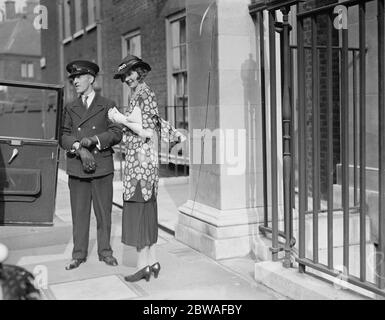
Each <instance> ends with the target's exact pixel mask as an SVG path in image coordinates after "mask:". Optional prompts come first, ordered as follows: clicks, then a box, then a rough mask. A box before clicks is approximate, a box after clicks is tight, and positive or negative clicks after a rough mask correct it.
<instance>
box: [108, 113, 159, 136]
mask: <svg viewBox="0 0 385 320" xmlns="http://www.w3.org/2000/svg"><path fill="white" fill-rule="evenodd" d="M108 118H109V119H110V120H111V121H112V122H114V123H120V124H122V125H124V126H126V127H127V128H129V129H131V130H132V131H134V132H135V133H136V134H137V135H138V136H140V137H141V138H152V137H153V131H152V130H151V129H143V127H142V113H141V111H140V109H139V108H137V107H135V108H134V110H133V111H132V113H131V114H130V115H129V116H125V115H123V114H121V113H120V112H119V110H118V109H116V107H115V108H113V109H111V110H110V111H109V112H108Z"/></svg>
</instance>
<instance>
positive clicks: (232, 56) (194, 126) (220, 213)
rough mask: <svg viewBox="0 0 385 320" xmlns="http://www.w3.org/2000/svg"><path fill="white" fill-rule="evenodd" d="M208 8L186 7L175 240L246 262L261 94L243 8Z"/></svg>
mask: <svg viewBox="0 0 385 320" xmlns="http://www.w3.org/2000/svg"><path fill="white" fill-rule="evenodd" d="M210 3H212V0H196V1H186V15H187V19H186V20H187V41H188V65H189V68H188V77H189V130H190V197H189V199H190V200H188V201H187V202H186V203H185V204H184V205H182V206H181V207H180V208H179V210H180V213H179V219H178V224H177V226H176V234H175V236H176V238H177V239H178V240H179V241H181V242H183V243H186V244H187V245H189V246H191V247H193V248H194V249H197V250H198V251H200V252H202V253H204V254H206V255H208V256H209V257H212V258H214V259H223V258H230V257H236V256H244V255H247V254H248V253H249V252H250V251H251V250H252V249H253V243H254V240H255V237H256V234H257V233H258V225H259V224H260V223H262V222H263V174H262V172H263V171H262V170H263V167H262V126H261V109H260V107H261V105H260V92H259V90H260V87H261V86H260V79H259V74H260V70H259V67H258V58H257V56H256V48H257V46H256V43H255V42H256V31H255V26H254V23H253V21H252V18H251V16H250V15H249V10H248V5H249V3H250V1H249V0H237V1H233V0H216V1H215V2H214V3H213V4H212V5H211V6H210ZM208 8H209V9H208ZM205 13H206V15H205ZM203 17H204V20H203V22H202V18H203ZM204 129H207V131H206V132H205V133H204V132H202V130H204ZM200 136H204V137H205V138H204V139H202V140H204V141H205V143H204V146H205V148H203V146H202V144H201V143H200V141H201V139H200V138H199V137H200ZM211 136H215V137H216V139H215V138H213V139H211ZM211 141H212V145H211ZM199 149H201V150H199ZM201 153H203V154H204V159H201ZM211 153H212V154H211ZM211 155H212V159H213V161H212V163H211V162H210V161H209V160H210V157H211ZM202 160H204V161H202ZM199 162H201V163H202V164H200V163H199Z"/></svg>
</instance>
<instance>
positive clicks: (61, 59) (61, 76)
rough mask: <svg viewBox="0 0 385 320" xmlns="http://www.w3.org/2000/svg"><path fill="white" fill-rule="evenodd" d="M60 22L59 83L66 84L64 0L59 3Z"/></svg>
mask: <svg viewBox="0 0 385 320" xmlns="http://www.w3.org/2000/svg"><path fill="white" fill-rule="evenodd" d="M58 20H59V35H58V42H59V43H58V45H59V66H60V67H59V70H60V71H59V83H63V84H64V46H63V33H64V30H63V0H59V1H58Z"/></svg>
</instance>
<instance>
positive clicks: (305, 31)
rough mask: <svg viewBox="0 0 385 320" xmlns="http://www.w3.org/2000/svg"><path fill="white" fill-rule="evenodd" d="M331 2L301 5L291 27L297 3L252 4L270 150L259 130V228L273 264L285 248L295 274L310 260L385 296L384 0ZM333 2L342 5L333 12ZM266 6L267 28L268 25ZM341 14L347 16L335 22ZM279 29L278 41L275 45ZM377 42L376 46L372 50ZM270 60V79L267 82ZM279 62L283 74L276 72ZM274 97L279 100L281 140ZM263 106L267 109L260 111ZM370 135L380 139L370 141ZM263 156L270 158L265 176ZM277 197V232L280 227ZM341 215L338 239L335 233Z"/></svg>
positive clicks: (315, 266)
mask: <svg viewBox="0 0 385 320" xmlns="http://www.w3.org/2000/svg"><path fill="white" fill-rule="evenodd" d="M331 2H333V1H330V3H329V4H327V5H323V6H321V7H313V8H311V9H307V10H304V7H303V6H302V5H300V4H297V5H296V7H295V9H296V23H295V24H294V25H292V26H290V25H289V19H288V18H289V12H290V10H292V11H293V9H294V7H293V6H292V5H293V1H277V0H271V1H270V0H267V1H254V4H253V5H252V6H250V10H251V14H252V16H253V18H254V21H255V23H256V26H257V29H258V28H259V35H258V38H259V39H258V40H259V41H258V42H257V43H258V45H259V53H260V61H261V69H260V70H261V86H262V88H264V89H263V90H262V97H261V98H262V99H261V101H262V121H263V123H264V126H263V128H262V129H263V130H266V122H267V121H268V120H269V121H270V129H271V132H270V143H269V144H270V151H269V152H268V143H267V140H266V136H267V135H266V132H265V131H264V132H262V137H263V139H264V141H263V148H264V156H263V159H264V161H263V165H264V192H265V194H264V199H265V205H264V207H265V215H264V224H263V226H261V228H260V230H261V232H262V233H265V234H266V233H271V237H272V248H271V251H272V258H273V261H276V260H278V253H279V252H280V251H283V250H284V251H285V257H284V259H283V265H284V266H285V267H290V266H292V262H293V257H295V259H296V261H297V262H298V264H299V270H300V271H301V272H304V271H305V268H306V267H309V268H312V269H314V270H318V271H321V272H323V273H325V274H328V275H331V276H335V277H340V276H341V273H343V275H344V278H345V279H346V281H347V282H349V283H352V284H354V285H357V286H359V287H361V288H364V289H367V290H370V291H372V292H374V293H376V294H379V295H382V296H385V290H384V289H385V281H384V280H385V234H384V232H385V213H384V209H385V165H384V163H385V109H384V108H385V100H384V92H385V69H384V68H385V61H384V59H385V52H384V50H385V48H384V40H385V38H384V35H385V25H384V19H385V17H384V0H367V1H356V0H347V1H343V2H338V1H334V3H331ZM336 6H340V7H339V9H340V10H342V11H335V8H336ZM344 9H346V11H344ZM277 10H280V11H281V13H282V17H283V19H282V21H278V19H277V12H278V11H277ZM264 12H265V18H266V15H267V19H268V29H267V30H264V26H265V25H264ZM344 14H345V15H344ZM337 15H338V17H337ZM337 18H338V19H346V20H347V21H348V22H347V24H346V25H345V26H344V24H343V23H342V25H340V26H341V28H340V27H339V25H338V23H339V21H337ZM349 19H351V20H352V21H351V22H349ZM369 20H370V22H371V23H370V24H368V21H369ZM336 21H337V25H336ZM374 25H375V26H376V27H375V28H374V30H371V29H369V28H370V27H371V26H374ZM368 26H369V27H368ZM292 27H293V29H294V30H295V29H296V33H295V35H296V41H297V43H292V44H290V41H289V35H290V30H291V28H292ZM265 31H267V32H268V42H267V41H266V42H265V37H264V34H265ZM277 33H278V34H279V35H280V40H281V41H280V44H279V45H278V46H277V45H276V34H277ZM369 33H370V37H373V34H376V36H377V39H376V41H375V42H373V41H372V42H371V43H370V45H368V42H369V41H371V40H370V39H368V38H369V37H368V36H367V35H368V34H369ZM267 43H268V45H269V48H268V53H266V52H267V50H266V49H265V48H266V45H267ZM353 43H354V45H353V46H352V44H353ZM375 43H376V44H377V50H376V49H373V48H376V44H375ZM370 50H372V51H370ZM373 50H376V51H373ZM277 53H278V55H277ZM277 56H278V58H277ZM369 57H370V59H369ZM267 60H268V63H269V77H268V78H269V80H270V82H269V83H266V79H267V77H266V68H265V64H266V61H267ZM278 63H280V64H281V71H282V72H281V74H280V75H277V64H278ZM369 70H377V77H378V88H373V87H371V88H370V87H368V83H371V84H372V83H373V81H372V78H373V74H372V73H370V72H369ZM372 72H373V71H372ZM278 80H280V81H281V89H282V90H280V91H278V90H277V88H278V86H277V84H278ZM369 81H370V82H369ZM267 88H269V89H267ZM375 89H378V91H376V90H375ZM268 95H270V104H269V105H267V103H266V101H267V100H268V99H266V96H268ZM278 95H280V97H281V101H282V110H281V113H282V119H280V120H282V137H279V139H278V137H277V132H278V127H277V114H278V113H277V107H278V103H277V101H278ZM373 99H375V101H374V102H373ZM375 106H376V107H375ZM268 107H269V109H270V115H268V114H267V112H266V110H267V108H268ZM375 111H376V112H375ZM368 115H370V117H368ZM268 117H269V119H267V118H268ZM374 119H378V129H376V130H377V132H376V134H373V132H374V130H373V127H374V126H376V125H377V124H376V121H375V120H374ZM296 127H297V128H296ZM375 139H378V144H377V147H376V148H375V147H374V146H375V144H374V143H373V140H375ZM279 141H282V146H283V159H282V160H283V161H282V167H283V176H282V181H283V199H279V192H278V191H279V190H278V188H279V187H278V186H279V181H278V178H279V177H278V172H279V170H278V169H279V168H278V152H277V145H278V142H279ZM267 155H269V156H270V158H271V162H270V175H269V174H268V172H267ZM373 157H375V158H376V159H378V169H376V170H377V171H378V174H377V176H376V177H373V176H374V175H373V174H371V173H370V172H369V171H370V170H371V171H373V170H372V169H371V168H369V166H368V163H370V164H372V163H373V162H375V161H373ZM368 175H370V177H369V181H368ZM297 176H298V179H296V177H297ZM373 180H376V181H375V182H373ZM268 182H270V189H269V190H268ZM376 186H377V189H376ZM269 193H270V197H269ZM369 196H370V197H371V199H369ZM269 198H270V201H271V202H270V203H268V199H269ZM338 198H341V201H340V203H338V201H337V200H338ZM373 199H374V200H373ZM376 199H377V200H376ZM281 200H282V201H283V205H282V209H283V210H282V211H283V222H284V223H283V226H284V227H283V230H282V227H279V226H280V215H279V203H280V201H281ZM269 205H270V206H269ZM269 208H270V211H269V210H268V209H269ZM293 215H294V216H298V220H294V218H293ZM281 218H282V217H281ZM339 219H340V220H341V221H340V220H339ZM369 220H371V221H370V222H371V226H372V227H373V226H378V240H372V239H369V236H370V235H372V233H373V231H372V230H371V229H370V228H368V221H369ZM269 221H271V223H269ZM294 222H295V223H296V225H295V227H297V228H295V227H294V226H293V223H294ZM340 222H341V224H340V227H341V229H342V238H341V239H339V238H338V236H339V234H338V224H339V223H340ZM293 229H297V230H293ZM368 230H369V232H368ZM369 233H370V234H369ZM294 236H295V237H294ZM279 237H282V238H283V239H284V242H281V241H279ZM339 251H341V253H339ZM339 260H341V263H340V264H341V265H339V263H338V261H339ZM356 261H358V262H359V263H358V264H357V265H355V262H356Z"/></svg>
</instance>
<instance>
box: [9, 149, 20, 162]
mask: <svg viewBox="0 0 385 320" xmlns="http://www.w3.org/2000/svg"><path fill="white" fill-rule="evenodd" d="M18 154H19V150H17V149H13V152H12V155H11V157H10V158H9V160H8V164H11V163H12V161H13V160H15V158H16V157H17V155H18Z"/></svg>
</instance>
